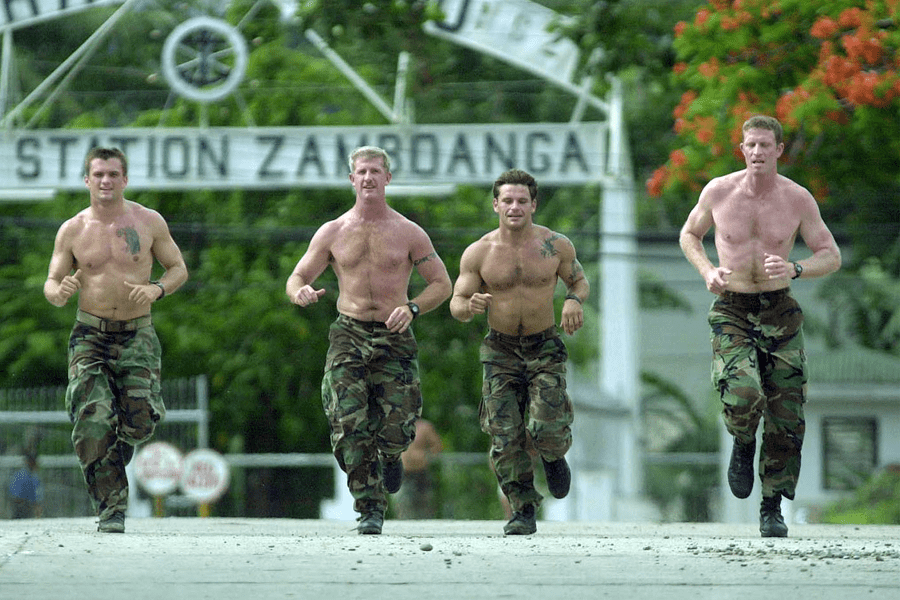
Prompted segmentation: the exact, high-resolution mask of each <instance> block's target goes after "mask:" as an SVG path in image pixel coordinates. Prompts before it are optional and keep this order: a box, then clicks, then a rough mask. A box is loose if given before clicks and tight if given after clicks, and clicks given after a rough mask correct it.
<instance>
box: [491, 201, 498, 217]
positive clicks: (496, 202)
mask: <svg viewBox="0 0 900 600" xmlns="http://www.w3.org/2000/svg"><path fill="white" fill-rule="evenodd" d="M492 205H493V207H494V212H495V213H497V214H498V215H499V214H500V202H498V201H497V199H496V198H494V201H493V204H492Z"/></svg>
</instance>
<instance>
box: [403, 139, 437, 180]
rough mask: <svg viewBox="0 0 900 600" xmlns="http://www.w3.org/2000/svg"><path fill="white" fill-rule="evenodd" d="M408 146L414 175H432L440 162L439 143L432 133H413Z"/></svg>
mask: <svg viewBox="0 0 900 600" xmlns="http://www.w3.org/2000/svg"><path fill="white" fill-rule="evenodd" d="M410 142H411V148H410V160H411V161H412V165H411V167H412V172H413V173H414V174H416V175H434V174H435V173H437V171H438V163H439V162H440V144H439V143H438V139H437V136H436V135H434V134H433V133H420V134H418V135H414V136H413V138H412V140H410Z"/></svg>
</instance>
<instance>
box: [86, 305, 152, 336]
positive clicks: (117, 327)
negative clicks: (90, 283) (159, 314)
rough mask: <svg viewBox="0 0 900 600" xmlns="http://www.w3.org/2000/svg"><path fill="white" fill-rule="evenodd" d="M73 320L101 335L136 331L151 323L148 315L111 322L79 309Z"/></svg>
mask: <svg viewBox="0 0 900 600" xmlns="http://www.w3.org/2000/svg"><path fill="white" fill-rule="evenodd" d="M75 320H76V321H78V322H79V323H84V324H85V325H89V326H91V327H93V328H94V329H99V330H100V331H101V332H103V333H122V332H123V331H137V330H138V329H141V328H143V327H149V326H150V325H151V324H152V323H153V320H152V319H151V318H150V315H144V316H143V317H138V318H136V319H129V320H127V321H111V320H110V319H101V318H100V317H97V316H95V315H92V314H91V313H86V312H84V311H83V310H80V309H79V310H78V312H77V313H76V314H75Z"/></svg>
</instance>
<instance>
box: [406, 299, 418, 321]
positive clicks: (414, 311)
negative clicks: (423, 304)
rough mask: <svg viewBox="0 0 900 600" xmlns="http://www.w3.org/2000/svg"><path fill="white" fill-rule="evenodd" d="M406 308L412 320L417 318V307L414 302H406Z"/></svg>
mask: <svg viewBox="0 0 900 600" xmlns="http://www.w3.org/2000/svg"><path fill="white" fill-rule="evenodd" d="M406 306H408V307H409V312H411V313H412V318H413V320H415V318H416V317H418V316H419V305H418V304H416V303H415V302H407V303H406Z"/></svg>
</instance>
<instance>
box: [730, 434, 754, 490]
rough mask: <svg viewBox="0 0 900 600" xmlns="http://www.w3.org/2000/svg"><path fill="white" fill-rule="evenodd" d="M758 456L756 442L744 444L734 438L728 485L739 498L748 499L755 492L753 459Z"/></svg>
mask: <svg viewBox="0 0 900 600" xmlns="http://www.w3.org/2000/svg"><path fill="white" fill-rule="evenodd" d="M755 455H756V440H755V439H754V440H753V441H752V442H750V443H749V444H744V443H741V442H740V441H738V439H737V438H734V447H733V448H732V449H731V462H730V463H729V464H728V485H729V486H730V487H731V493H732V494H734V495H735V497H737V498H746V497H748V496H749V495H750V492H752V491H753V457H754V456H755Z"/></svg>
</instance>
